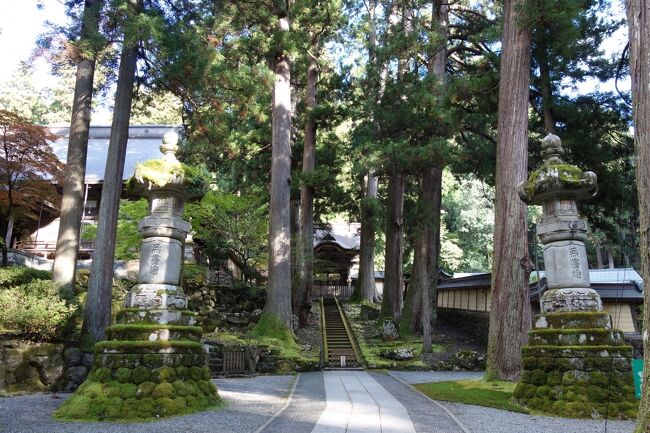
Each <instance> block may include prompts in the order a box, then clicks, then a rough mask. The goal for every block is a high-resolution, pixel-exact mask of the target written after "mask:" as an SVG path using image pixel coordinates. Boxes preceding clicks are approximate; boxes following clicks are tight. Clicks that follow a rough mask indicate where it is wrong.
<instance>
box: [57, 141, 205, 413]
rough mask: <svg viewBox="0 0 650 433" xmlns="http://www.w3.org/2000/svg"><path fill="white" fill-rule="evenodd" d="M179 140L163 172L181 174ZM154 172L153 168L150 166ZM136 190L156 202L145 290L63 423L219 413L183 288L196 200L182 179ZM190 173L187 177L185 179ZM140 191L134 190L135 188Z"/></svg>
mask: <svg viewBox="0 0 650 433" xmlns="http://www.w3.org/2000/svg"><path fill="white" fill-rule="evenodd" d="M176 140H177V136H176V135H175V133H173V134H171V135H170V134H166V135H165V137H164V139H163V146H161V150H162V151H163V152H164V153H165V157H164V159H163V161H162V163H159V164H157V165H158V166H163V167H167V168H168V169H170V170H173V172H174V173H177V172H178V171H179V170H182V166H181V164H180V163H179V162H178V161H177V160H176V159H175V156H174V152H175V149H176ZM145 164H147V163H145ZM137 170H138V169H136V176H135V178H136V179H137V181H136V184H135V187H136V191H139V194H140V195H142V196H145V197H148V198H149V201H150V215H149V216H147V217H145V218H144V219H143V220H142V222H141V223H140V225H139V232H140V234H141V236H142V238H143V240H142V249H141V253H140V270H139V274H138V275H139V278H138V283H139V284H137V285H135V286H134V287H133V288H132V289H131V290H130V292H129V293H128V294H127V297H126V300H125V305H124V309H122V310H121V311H120V312H119V314H118V316H117V323H116V324H115V325H112V326H110V327H109V328H108V329H107V330H106V336H107V340H105V341H101V342H99V343H97V344H96V345H95V351H96V356H95V368H94V370H93V371H92V372H91V373H90V375H89V377H88V380H87V381H86V382H84V384H83V385H81V386H80V387H79V389H78V390H77V394H76V395H75V396H74V397H73V398H71V399H70V400H68V401H67V402H66V403H65V404H64V405H63V406H62V407H61V408H60V409H59V410H58V411H57V414H56V416H58V417H59V418H69V419H100V420H101V419H106V420H131V419H148V418H158V417H164V416H170V415H178V414H183V413H189V412H194V411H197V410H201V409H204V408H207V407H209V406H213V405H215V404H216V403H217V401H218V395H217V390H216V388H215V386H214V384H213V383H212V382H211V381H210V379H211V373H210V370H209V368H208V365H207V363H208V356H207V353H206V352H205V350H204V349H203V346H202V344H201V343H200V340H201V334H202V329H201V328H200V327H198V326H194V324H195V318H194V313H193V312H191V311H188V310H187V302H188V298H187V296H186V295H185V294H184V293H183V290H182V288H181V286H180V282H181V270H182V269H181V268H182V261H183V245H184V242H185V238H186V236H187V234H188V233H189V231H190V225H189V224H188V223H187V222H186V221H184V220H183V219H182V217H181V215H182V211H183V203H184V201H185V199H186V198H187V197H189V194H188V193H187V192H186V190H185V185H184V179H183V177H182V176H180V177H179V176H173V177H171V179H172V180H171V182H169V183H167V184H165V185H162V186H160V185H155V184H154V182H153V181H150V180H148V179H146V178H142V176H138V171H137ZM181 172H182V171H181ZM132 186H133V185H132Z"/></svg>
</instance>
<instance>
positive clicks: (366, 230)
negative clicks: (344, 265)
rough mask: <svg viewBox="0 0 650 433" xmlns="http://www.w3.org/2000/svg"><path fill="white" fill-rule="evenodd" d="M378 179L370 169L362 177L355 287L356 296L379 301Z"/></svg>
mask: <svg viewBox="0 0 650 433" xmlns="http://www.w3.org/2000/svg"><path fill="white" fill-rule="evenodd" d="M377 185H378V180H377V176H375V174H374V172H373V171H372V170H369V171H368V173H367V174H366V176H365V178H364V185H363V190H364V193H363V198H362V201H361V245H360V248H359V282H358V287H357V288H356V295H357V297H358V298H360V299H362V300H366V301H370V302H379V295H378V293H377V286H376V284H375V232H376V219H377V216H376V215H375V207H376V206H377Z"/></svg>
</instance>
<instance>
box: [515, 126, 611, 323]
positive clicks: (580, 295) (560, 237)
mask: <svg viewBox="0 0 650 433" xmlns="http://www.w3.org/2000/svg"><path fill="white" fill-rule="evenodd" d="M563 153H564V149H562V143H561V141H560V137H558V136H556V135H552V134H549V135H547V136H546V138H544V140H542V156H544V157H545V162H544V165H542V167H541V168H540V169H539V170H537V171H535V172H533V174H532V175H531V176H530V179H529V180H528V182H524V183H522V184H521V185H519V196H520V197H521V199H522V200H523V201H525V202H527V203H531V204H539V205H541V206H542V212H543V214H542V219H541V221H540V222H539V223H538V224H537V235H538V236H539V240H540V242H541V243H542V245H543V250H544V266H545V269H546V283H547V285H548V290H546V292H545V293H544V295H543V296H542V299H541V300H540V307H541V311H542V313H553V312H559V311H599V310H602V309H603V304H602V302H601V300H600V296H599V295H598V293H597V292H596V291H595V290H593V289H592V288H590V287H591V283H590V281H589V264H588V263H587V252H586V250H585V240H586V239H587V224H586V223H585V222H584V221H583V220H581V219H580V218H579V217H578V208H577V205H576V202H577V201H578V200H580V199H585V198H590V197H593V196H594V195H596V191H597V185H596V175H595V174H594V173H593V172H591V171H587V172H584V173H583V172H582V170H580V169H579V168H578V167H576V166H574V165H568V164H565V163H564V162H563V161H562V159H561V156H562V154H563Z"/></svg>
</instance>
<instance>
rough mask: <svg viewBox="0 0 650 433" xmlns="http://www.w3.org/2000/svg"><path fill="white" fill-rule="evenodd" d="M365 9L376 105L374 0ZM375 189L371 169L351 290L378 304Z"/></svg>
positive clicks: (378, 80) (378, 79) (378, 76)
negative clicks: (355, 278) (355, 277)
mask: <svg viewBox="0 0 650 433" xmlns="http://www.w3.org/2000/svg"><path fill="white" fill-rule="evenodd" d="M368 10H369V14H370V16H369V21H370V32H369V34H368V64H369V65H370V68H369V70H368V81H369V84H370V87H371V88H372V87H376V92H375V93H376V97H375V102H376V104H379V102H380V100H381V91H382V89H383V85H382V84H381V81H382V80H383V76H382V74H381V72H380V73H379V74H375V73H374V72H375V71H377V70H378V69H377V68H378V66H379V65H378V64H377V23H376V11H377V2H376V1H375V0H371V1H370V2H369V5H368ZM374 83H377V85H376V86H373V84H374ZM377 186H378V179H377V176H375V173H374V171H373V170H368V172H367V173H366V174H365V176H364V184H363V186H362V190H363V193H362V199H361V239H360V246H359V281H358V286H357V288H356V289H355V295H356V297H357V298H359V299H362V300H366V301H370V302H379V295H378V293H377V285H376V284H375V233H376V231H377V227H376V215H375V206H376V204H377V203H376V201H377Z"/></svg>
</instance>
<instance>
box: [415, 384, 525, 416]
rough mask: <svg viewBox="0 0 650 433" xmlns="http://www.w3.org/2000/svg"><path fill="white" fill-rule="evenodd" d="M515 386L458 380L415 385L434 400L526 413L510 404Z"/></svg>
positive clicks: (517, 406) (515, 405) (523, 409)
mask: <svg viewBox="0 0 650 433" xmlns="http://www.w3.org/2000/svg"><path fill="white" fill-rule="evenodd" d="M516 386H517V384H515V383H512V382H500V381H492V382H486V381H482V380H459V381H452V382H434V383H423V384H418V385H415V387H416V388H417V389H418V390H419V391H421V392H422V393H424V394H425V395H427V396H429V397H430V398H432V399H434V400H445V401H456V402H460V403H466V404H475V405H478V406H486V407H494V408H497V409H503V410H509V411H513V412H523V413H528V410H527V409H525V408H523V407H521V406H519V405H518V404H515V403H513V402H512V395H513V392H514V391H515V389H516ZM519 392H521V391H519Z"/></svg>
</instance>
